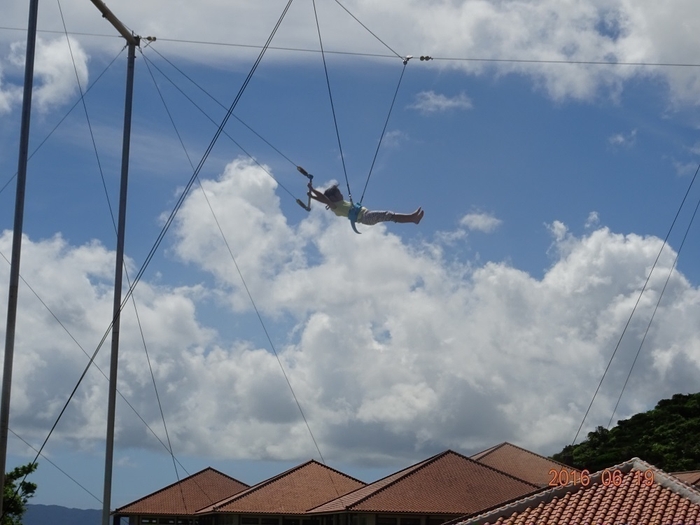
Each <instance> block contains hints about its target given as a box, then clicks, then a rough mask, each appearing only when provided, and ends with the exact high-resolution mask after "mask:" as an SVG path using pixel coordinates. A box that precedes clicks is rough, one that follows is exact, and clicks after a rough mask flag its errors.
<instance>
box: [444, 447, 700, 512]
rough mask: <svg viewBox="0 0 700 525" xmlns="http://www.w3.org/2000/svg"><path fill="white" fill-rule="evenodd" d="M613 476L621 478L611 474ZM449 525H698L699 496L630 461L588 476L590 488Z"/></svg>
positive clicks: (551, 492)
mask: <svg viewBox="0 0 700 525" xmlns="http://www.w3.org/2000/svg"><path fill="white" fill-rule="evenodd" d="M615 471H619V475H613V473H615ZM652 474H653V478H652ZM615 483H617V484H618V485H619V486H615ZM453 523H455V524H457V523H458V524H459V525H487V524H489V525H491V524H498V525H526V524H527V525H540V524H543V525H544V524H547V525H549V524H553V523H567V524H569V525H584V524H585V525H597V524H600V525H602V524H604V523H605V524H629V525H651V524H659V525H679V524H683V525H696V524H700V492H699V491H698V490H696V489H694V488H693V487H689V486H688V485H685V484H684V483H682V482H680V481H678V480H677V479H676V478H674V477H673V476H672V475H670V474H665V473H664V472H663V471H661V470H659V469H657V468H655V467H653V466H652V465H649V464H648V463H646V462H644V461H641V460H640V459H638V458H634V459H631V460H630V461H627V462H626V463H622V464H620V465H617V466H615V467H611V468H610V469H606V470H604V471H601V472H598V473H596V474H592V475H591V476H590V483H589V484H588V486H584V485H583V484H582V483H577V484H576V485H571V484H570V485H566V486H559V487H555V488H552V489H544V490H542V491H540V492H539V493H537V494H534V495H531V496H527V497H525V498H521V499H519V500H516V501H513V502H511V503H508V504H505V505H502V506H499V507H497V508H494V509H492V510H490V511H487V512H484V513H481V514H478V515H472V516H469V517H467V518H465V519H461V520H455V521H454V522H453Z"/></svg>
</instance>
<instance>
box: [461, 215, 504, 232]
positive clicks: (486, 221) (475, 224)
mask: <svg viewBox="0 0 700 525" xmlns="http://www.w3.org/2000/svg"><path fill="white" fill-rule="evenodd" d="M502 222H503V221H501V220H500V219H498V218H496V217H494V216H493V215H492V214H490V213H468V214H466V215H465V216H464V217H462V219H461V220H460V221H459V224H460V225H462V226H464V227H466V228H468V229H469V230H472V231H480V232H483V233H491V232H493V231H494V230H495V229H496V228H498V227H499V226H500V225H501V223H502Z"/></svg>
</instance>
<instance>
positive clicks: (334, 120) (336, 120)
mask: <svg viewBox="0 0 700 525" xmlns="http://www.w3.org/2000/svg"><path fill="white" fill-rule="evenodd" d="M313 5H314V17H315V18H316V30H317V31H318V43H319V45H320V46H321V58H322V60H323V72H324V73H325V74H326V86H327V87H328V98H329V99H330V102H331V112H332V113H333V124H334V126H335V136H336V138H337V139H338V149H339V151H340V161H341V163H342V164H343V174H344V175H345V184H346V185H347V187H348V199H349V200H350V202H352V192H351V191H350V181H349V180H348V170H347V168H346V167H345V155H343V145H342V144H341V142H340V131H339V130H338V119H337V118H336V115H335V104H333V91H332V90H331V80H330V78H329V77H328V65H327V64H326V54H325V53H324V52H323V38H321V25H320V23H319V21H318V11H317V10H316V0H313Z"/></svg>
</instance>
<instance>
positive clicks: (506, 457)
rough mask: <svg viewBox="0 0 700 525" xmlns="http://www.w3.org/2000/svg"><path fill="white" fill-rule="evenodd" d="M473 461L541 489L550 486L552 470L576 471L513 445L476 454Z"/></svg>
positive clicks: (501, 446) (503, 445)
mask: <svg viewBox="0 0 700 525" xmlns="http://www.w3.org/2000/svg"><path fill="white" fill-rule="evenodd" d="M471 459H473V460H475V461H478V462H479V463H483V464H484V465H488V466H490V467H493V468H495V469H498V470H502V471H503V472H507V473H508V474H510V475H511V476H515V477H516V478H520V479H524V480H525V481H529V482H530V483H534V484H535V485H538V486H540V487H546V486H547V485H548V484H549V482H550V480H551V479H552V474H551V473H550V471H551V470H552V469H555V470H556V471H557V472H558V471H560V470H561V469H566V470H568V471H572V470H575V469H573V468H572V467H569V466H567V465H564V464H563V463H559V462H557V461H554V460H553V459H549V458H546V457H544V456H540V455H539V454H535V453H534V452H530V451H529V450H525V449H524V448H520V447H518V446H515V445H513V444H511V443H501V444H500V445H496V446H495V447H491V448H489V449H486V450H484V451H482V452H479V453H478V454H474V455H473V456H472V457H471ZM577 472H578V471H577Z"/></svg>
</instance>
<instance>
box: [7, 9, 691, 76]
mask: <svg viewBox="0 0 700 525" xmlns="http://www.w3.org/2000/svg"><path fill="white" fill-rule="evenodd" d="M341 7H343V8H344V6H342V5H341ZM351 16H352V15H351ZM0 30H5V31H25V32H26V30H27V28H23V27H9V26H0ZM368 31H369V29H368ZM37 32H38V33H48V34H63V32H62V31H57V30H49V29H39V30H37ZM370 33H371V31H370ZM69 34H70V35H77V36H94V37H102V38H120V37H115V36H114V35H107V34H99V33H81V32H70V33H69ZM379 40H380V42H381V39H379ZM158 41H160V42H172V43H176V44H192V45H206V46H221V47H240V48H247V49H261V48H262V46H260V45H255V44H237V43H232V42H215V41H211V40H186V39H182V38H167V37H158ZM382 43H384V42H382ZM384 45H386V44H384ZM387 47H388V46H387ZM268 49H269V50H273V51H290V52H296V53H320V51H319V50H318V49H310V48H303V47H281V46H268ZM389 49H390V50H391V48H389ZM391 52H392V53H393V54H392V55H386V54H380V53H361V52H355V51H335V50H330V49H326V50H325V53H326V54H329V55H348V56H360V57H370V58H371V57H374V58H395V56H396V53H395V51H393V50H391ZM428 58H429V60H442V61H448V62H496V63H498V62H503V63H516V64H562V65H566V64H569V65H588V66H635V67H700V63H694V62H627V61H618V62H610V61H607V60H570V59H537V58H487V57H440V56H430V57H428Z"/></svg>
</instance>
